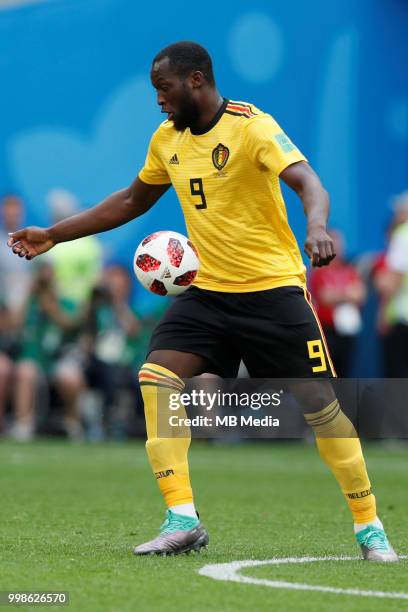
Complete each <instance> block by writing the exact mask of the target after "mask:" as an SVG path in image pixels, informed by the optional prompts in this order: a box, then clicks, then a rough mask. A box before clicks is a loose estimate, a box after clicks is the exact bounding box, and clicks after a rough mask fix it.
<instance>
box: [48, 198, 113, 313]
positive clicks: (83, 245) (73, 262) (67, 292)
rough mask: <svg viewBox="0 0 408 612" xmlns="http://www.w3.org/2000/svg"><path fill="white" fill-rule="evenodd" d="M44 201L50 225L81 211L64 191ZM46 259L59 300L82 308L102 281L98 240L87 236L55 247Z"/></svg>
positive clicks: (74, 199) (101, 264) (101, 254)
mask: <svg viewBox="0 0 408 612" xmlns="http://www.w3.org/2000/svg"><path fill="white" fill-rule="evenodd" d="M47 200H48V205H49V210H50V214H51V218H52V222H53V223H58V221H62V219H65V218H66V217H70V216H71V215H74V214H75V213H77V212H79V210H80V206H79V202H78V200H77V198H76V197H75V196H74V195H73V194H72V193H70V192H68V191H65V190H63V189H52V190H51V191H50V192H49V193H48V197H47ZM47 257H50V258H51V261H52V262H53V265H54V271H55V283H56V288H57V292H58V296H59V297H60V298H61V299H68V300H69V301H70V302H71V303H73V304H76V305H77V306H78V307H80V306H82V305H83V304H84V303H85V302H86V301H87V300H88V299H89V298H90V297H91V293H92V289H93V287H94V286H95V285H96V284H97V283H98V282H99V280H100V278H101V274H102V266H103V249H102V245H101V242H100V241H99V239H98V238H97V237H96V236H86V237H85V238H81V239H79V240H75V241H74V242H72V243H70V244H57V245H56V246H55V247H54V248H53V249H52V250H51V251H50V253H49V254H48V255H47Z"/></svg>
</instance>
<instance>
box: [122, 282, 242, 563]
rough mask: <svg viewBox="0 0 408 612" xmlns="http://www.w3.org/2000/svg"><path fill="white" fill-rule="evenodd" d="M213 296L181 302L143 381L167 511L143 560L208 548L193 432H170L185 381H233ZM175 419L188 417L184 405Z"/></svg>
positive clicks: (156, 340) (194, 294)
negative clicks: (192, 462)
mask: <svg viewBox="0 0 408 612" xmlns="http://www.w3.org/2000/svg"><path fill="white" fill-rule="evenodd" d="M214 299H216V298H214V296H212V294H211V292H203V291H201V290H198V289H196V288H191V289H189V290H188V291H187V292H186V293H185V294H183V295H182V296H180V297H179V298H177V299H176V300H175V301H174V302H173V304H172V306H171V307H170V309H169V311H168V312H167V313H166V315H165V316H164V318H163V320H162V321H161V322H160V323H159V325H158V327H157V329H156V330H155V332H154V334H153V337H152V340H151V343H150V348H149V353H148V357H147V362H146V363H145V364H144V365H143V366H142V368H141V370H140V374H139V381H140V386H141V390H142V395H143V400H144V408H145V418H146V429H147V443H146V450H147V454H148V457H149V461H150V464H151V466H152V469H153V472H154V474H155V476H156V479H157V483H158V485H159V488H160V490H161V493H162V495H163V497H164V501H165V503H166V505H167V508H168V510H167V520H166V521H165V523H164V524H163V525H162V529H161V533H160V535H159V536H158V537H157V538H155V539H154V540H152V541H150V542H146V543H145V544H142V545H141V546H138V547H136V548H135V550H134V552H135V554H137V555H141V554H152V553H156V554H177V553H180V552H188V551H189V550H199V549H200V548H201V547H202V546H205V545H206V544H207V543H208V534H207V532H206V531H205V529H204V528H203V527H202V525H201V523H200V521H199V519H198V516H197V513H196V511H195V507H194V501H193V493H192V488H191V484H190V477H189V467H188V459H187V454H188V449H189V446H190V437H191V434H190V430H189V428H187V427H184V428H179V427H177V428H175V427H169V416H170V414H175V413H174V412H173V413H172V412H171V411H170V401H171V399H172V396H176V397H177V396H179V395H180V393H181V392H182V391H183V388H184V382H183V380H182V378H190V377H192V376H196V375H198V374H201V373H203V372H205V371H209V372H214V373H218V374H221V375H224V376H228V375H230V376H235V374H236V371H237V369H238V365H239V357H237V356H236V353H235V352H233V351H229V352H228V351H227V352H225V348H224V347H226V346H227V344H228V342H227V337H228V330H227V329H225V322H224V319H223V317H222V316H218V310H217V309H216V307H215V305H214V303H213V301H214ZM178 405H179V406H180V407H179V408H178V412H177V416H178V417H179V418H180V417H183V416H185V411H184V408H183V406H182V405H180V402H178Z"/></svg>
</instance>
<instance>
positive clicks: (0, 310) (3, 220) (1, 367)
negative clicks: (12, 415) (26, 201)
mask: <svg viewBox="0 0 408 612" xmlns="http://www.w3.org/2000/svg"><path fill="white" fill-rule="evenodd" d="M23 217H24V205H23V201H22V199H21V198H20V197H19V196H17V195H15V194H11V193H10V194H7V195H5V196H3V197H2V198H1V200H0V432H1V431H2V430H3V429H4V413H5V409H6V403H7V399H8V394H9V390H10V385H11V376H12V370H13V359H14V358H15V357H16V354H17V352H18V350H19V341H20V330H21V324H22V314H23V305H24V303H25V301H26V298H27V294H28V291H29V287H30V282H31V269H30V264H29V262H27V261H26V260H24V259H20V258H19V257H15V256H14V257H13V254H12V253H11V252H10V249H9V248H8V247H7V240H8V232H14V231H15V230H16V229H18V228H20V227H21V226H22V225H23V220H24V219H23Z"/></svg>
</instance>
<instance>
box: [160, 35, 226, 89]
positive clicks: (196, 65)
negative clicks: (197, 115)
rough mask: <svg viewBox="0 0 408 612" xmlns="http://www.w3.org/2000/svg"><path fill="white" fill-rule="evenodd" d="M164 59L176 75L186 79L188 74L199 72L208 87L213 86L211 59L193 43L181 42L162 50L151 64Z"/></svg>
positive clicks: (200, 47) (205, 51) (201, 48)
mask: <svg viewBox="0 0 408 612" xmlns="http://www.w3.org/2000/svg"><path fill="white" fill-rule="evenodd" d="M165 57H168V58H169V62H170V66H171V67H172V68H173V69H174V71H175V72H176V74H178V75H179V76H181V77H186V76H187V75H188V74H189V73H190V72H193V71H194V70H199V71H200V72H202V73H203V75H204V78H205V80H206V81H207V82H208V83H209V84H210V85H215V79H214V72H213V66H212V61H211V57H210V55H209V53H208V51H207V50H206V49H204V47H202V46H201V45H198V44H197V43H195V42H191V41H188V40H183V41H181V42H176V43H174V44H172V45H169V46H168V47H165V48H164V49H162V50H161V51H160V52H159V53H158V54H157V55H156V57H155V58H154V60H153V64H154V63H155V62H159V61H160V60H162V59H164V58H165Z"/></svg>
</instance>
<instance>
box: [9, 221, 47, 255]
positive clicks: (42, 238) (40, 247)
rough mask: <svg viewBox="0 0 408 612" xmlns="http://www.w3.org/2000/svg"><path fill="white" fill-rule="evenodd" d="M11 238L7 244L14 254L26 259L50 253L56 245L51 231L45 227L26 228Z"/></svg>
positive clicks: (12, 234)
mask: <svg viewBox="0 0 408 612" xmlns="http://www.w3.org/2000/svg"><path fill="white" fill-rule="evenodd" d="M9 236H10V238H9V240H8V241H7V244H8V246H9V247H10V248H11V249H12V251H13V253H15V254H16V255H18V256H19V257H25V258H26V259H33V258H34V257H37V255H41V254H42V253H45V252H46V251H49V250H50V249H51V248H52V247H53V246H54V244H55V242H54V241H53V240H52V238H51V236H50V234H49V231H48V230H47V229H45V228H43V227H25V228H24V229H21V230H18V231H17V232H12V233H11V234H9Z"/></svg>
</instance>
